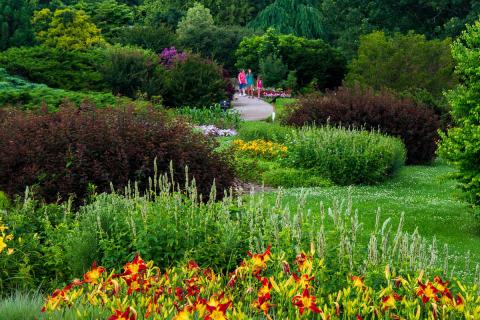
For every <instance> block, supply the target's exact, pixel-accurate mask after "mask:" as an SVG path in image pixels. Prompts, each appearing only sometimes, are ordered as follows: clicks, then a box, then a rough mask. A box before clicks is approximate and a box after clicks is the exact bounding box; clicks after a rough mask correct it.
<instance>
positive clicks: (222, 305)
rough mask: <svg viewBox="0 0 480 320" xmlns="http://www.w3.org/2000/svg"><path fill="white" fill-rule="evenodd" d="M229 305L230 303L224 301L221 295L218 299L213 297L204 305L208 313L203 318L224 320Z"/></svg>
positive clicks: (206, 319) (226, 300)
mask: <svg viewBox="0 0 480 320" xmlns="http://www.w3.org/2000/svg"><path fill="white" fill-rule="evenodd" d="M231 304H232V301H230V300H228V299H226V298H225V297H224V294H223V293H221V294H220V295H219V296H218V297H216V296H215V295H213V296H212V297H211V298H210V300H208V302H207V303H206V304H205V305H206V309H207V311H208V312H209V315H207V316H206V317H205V320H209V319H211V320H216V319H226V317H225V314H226V312H227V309H228V308H229V307H230V305H231Z"/></svg>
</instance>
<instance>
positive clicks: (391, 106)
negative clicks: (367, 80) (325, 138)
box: [283, 87, 440, 164]
mask: <svg viewBox="0 0 480 320" xmlns="http://www.w3.org/2000/svg"><path fill="white" fill-rule="evenodd" d="M283 122H284V123H285V124H288V125H293V126H303V125H305V124H310V125H312V124H315V125H324V124H326V123H330V124H333V125H340V124H341V125H342V126H353V127H357V128H360V127H363V128H364V129H366V130H370V129H379V130H380V131H381V132H383V133H385V134H388V135H391V136H395V137H399V138H401V139H402V141H403V142H404V144H405V147H406V148H407V163H409V164H425V163H429V162H431V161H432V160H433V158H434V156H435V150H436V141H437V139H438V133H437V130H438V128H439V127H440V121H439V119H438V116H437V115H436V114H435V113H434V111H432V110H431V109H430V108H428V107H426V106H423V105H420V104H418V103H416V102H414V101H413V100H410V99H399V98H397V97H395V96H394V95H393V94H391V93H388V92H381V93H378V94H377V93H375V92H374V91H373V90H370V89H362V88H360V87H353V88H348V87H342V88H339V89H338V90H336V91H331V92H327V93H326V94H325V95H324V96H321V95H318V94H314V95H309V96H305V97H302V98H301V99H300V100H299V102H298V105H297V106H296V107H295V108H294V109H293V111H292V112H291V113H290V114H288V116H286V117H285V119H284V121H283Z"/></svg>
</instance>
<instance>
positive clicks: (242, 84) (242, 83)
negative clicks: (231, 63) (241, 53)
mask: <svg viewBox="0 0 480 320" xmlns="http://www.w3.org/2000/svg"><path fill="white" fill-rule="evenodd" d="M238 85H239V88H240V95H241V96H245V88H246V87H247V75H246V74H245V70H243V69H242V70H241V71H240V73H239V74H238Z"/></svg>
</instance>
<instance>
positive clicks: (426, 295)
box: [417, 281, 438, 303]
mask: <svg viewBox="0 0 480 320" xmlns="http://www.w3.org/2000/svg"><path fill="white" fill-rule="evenodd" d="M418 285H419V288H418V289H417V296H418V297H419V298H421V299H422V302H423V303H427V302H428V301H430V300H433V301H438V289H437V288H436V287H435V286H434V285H433V284H432V283H431V282H429V281H427V283H426V284H423V283H422V282H421V281H418Z"/></svg>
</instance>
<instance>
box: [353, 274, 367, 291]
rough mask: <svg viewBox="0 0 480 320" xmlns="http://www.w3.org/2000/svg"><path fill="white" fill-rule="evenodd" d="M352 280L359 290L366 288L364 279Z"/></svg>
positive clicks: (354, 277)
mask: <svg viewBox="0 0 480 320" xmlns="http://www.w3.org/2000/svg"><path fill="white" fill-rule="evenodd" d="M351 280H352V282H353V286H354V287H355V288H357V289H363V288H364V287H365V283H364V282H363V277H358V276H352V277H351Z"/></svg>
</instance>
